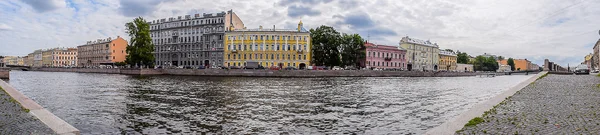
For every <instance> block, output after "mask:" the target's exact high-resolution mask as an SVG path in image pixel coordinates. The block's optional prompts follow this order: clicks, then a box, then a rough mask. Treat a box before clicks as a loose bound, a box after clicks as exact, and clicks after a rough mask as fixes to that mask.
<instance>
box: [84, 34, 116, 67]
mask: <svg viewBox="0 0 600 135" xmlns="http://www.w3.org/2000/svg"><path fill="white" fill-rule="evenodd" d="M126 50H127V41H126V40H125V39H123V38H121V37H120V36H117V38H115V39H112V38H110V37H109V38H106V39H97V40H96V41H88V42H87V43H86V44H84V45H80V46H77V54H76V56H77V60H76V62H77V63H78V64H76V65H77V66H79V67H95V66H100V65H114V64H115V63H116V62H124V61H125V57H126V56H127V52H126Z"/></svg>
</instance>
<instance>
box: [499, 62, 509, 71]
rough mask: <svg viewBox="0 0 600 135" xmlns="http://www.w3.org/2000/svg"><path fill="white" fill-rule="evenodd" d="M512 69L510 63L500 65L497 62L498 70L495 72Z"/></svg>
mask: <svg viewBox="0 0 600 135" xmlns="http://www.w3.org/2000/svg"><path fill="white" fill-rule="evenodd" d="M510 71H512V69H511V66H510V65H502V64H500V63H498V70H497V71H496V72H510Z"/></svg>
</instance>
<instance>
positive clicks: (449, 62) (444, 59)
mask: <svg viewBox="0 0 600 135" xmlns="http://www.w3.org/2000/svg"><path fill="white" fill-rule="evenodd" d="M439 56H440V62H439V69H438V70H442V71H456V59H457V58H458V56H457V55H456V54H455V53H454V52H450V51H446V50H440V54H439Z"/></svg>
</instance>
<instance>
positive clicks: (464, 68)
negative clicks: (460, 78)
mask: <svg viewBox="0 0 600 135" xmlns="http://www.w3.org/2000/svg"><path fill="white" fill-rule="evenodd" d="M456 71H458V72H473V65H472V64H456Z"/></svg>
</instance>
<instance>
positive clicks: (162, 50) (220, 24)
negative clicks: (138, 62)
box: [149, 11, 244, 67]
mask: <svg viewBox="0 0 600 135" xmlns="http://www.w3.org/2000/svg"><path fill="white" fill-rule="evenodd" d="M149 23H150V33H151V34H150V35H151V37H152V43H153V44H154V58H155V59H156V61H155V64H156V65H157V66H192V67H196V66H200V65H204V66H207V67H218V66H223V63H224V62H223V56H224V53H223V47H224V46H223V45H224V41H225V38H224V36H225V32H226V31H231V30H233V29H236V28H237V29H242V28H244V23H243V22H242V21H241V19H240V18H239V17H238V16H237V15H236V14H235V13H234V12H233V11H228V12H221V13H215V14H206V13H204V14H202V15H200V14H195V15H194V16H191V15H186V16H184V17H182V16H178V17H177V18H175V17H171V18H168V19H160V20H153V21H152V22H149Z"/></svg>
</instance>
